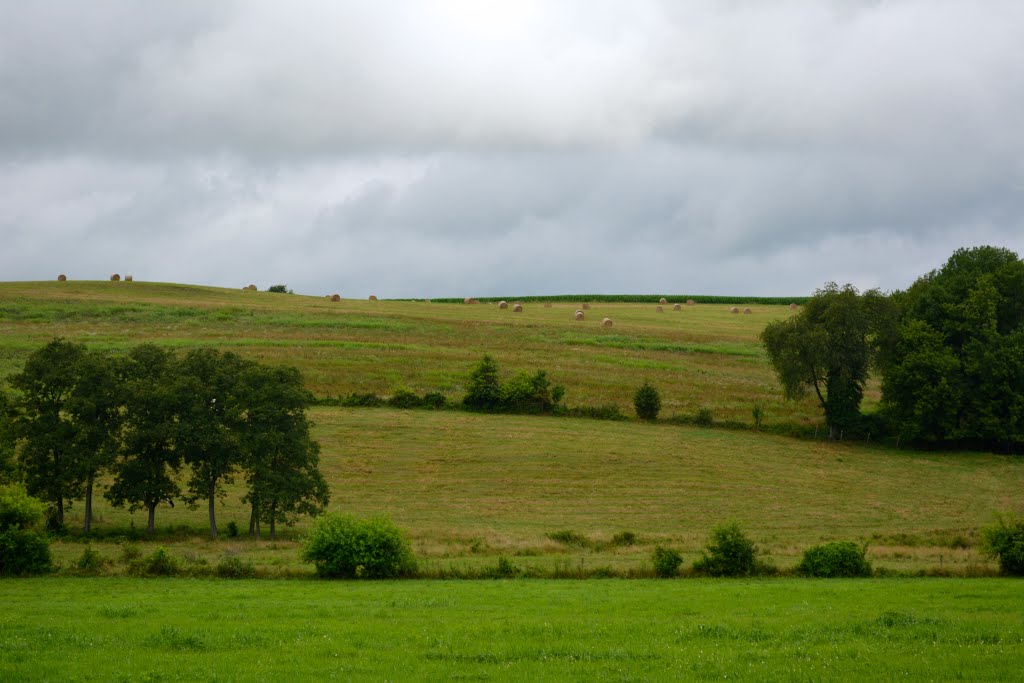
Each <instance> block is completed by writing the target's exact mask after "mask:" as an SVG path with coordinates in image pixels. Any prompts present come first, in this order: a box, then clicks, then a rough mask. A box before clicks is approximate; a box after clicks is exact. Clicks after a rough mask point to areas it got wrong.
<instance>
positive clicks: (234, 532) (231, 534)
mask: <svg viewBox="0 0 1024 683" xmlns="http://www.w3.org/2000/svg"><path fill="white" fill-rule="evenodd" d="M225 531H226V532H227V535H228V538H238V523H237V522H235V520H231V521H230V522H228V523H227V527H226V529H225Z"/></svg>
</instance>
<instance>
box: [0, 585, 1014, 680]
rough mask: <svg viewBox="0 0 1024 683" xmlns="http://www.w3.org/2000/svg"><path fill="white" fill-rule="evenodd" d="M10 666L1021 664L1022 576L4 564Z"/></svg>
mask: <svg viewBox="0 0 1024 683" xmlns="http://www.w3.org/2000/svg"><path fill="white" fill-rule="evenodd" d="M0 604H3V606H4V609H3V610H2V611H0V679H3V680H66V681H71V680H106V681H119V680H123V681H173V680H214V679H216V680H327V679H342V680H452V679H462V680H580V681H594V680H615V681H631V680H664V681H670V680H722V679H729V680H736V679H739V680H756V681H793V680H800V681H806V680H815V681H817V680H825V681H827V680H834V681H851V680H857V681H865V680H894V679H900V680H971V681H1007V680H1018V679H1019V678H1020V675H1021V671H1022V670H1024V616H1022V612H1021V609H1020V606H1021V605H1022V604H1024V583H1022V582H1020V581H1012V580H991V579H976V580H950V579H940V580H859V581H857V580H852V581H838V580H833V581H800V580H762V581H731V580H719V581H617V580H595V581H571V582H564V581H563V582H559V581H494V582H486V581H464V582H397V583H393V582H385V583H355V582H305V581H303V582H295V581H291V582H289V581H259V582H252V581H247V582H231V581H196V580H183V579H172V580H157V579H153V580H126V579H94V580H82V579H78V580H74V579H71V580H68V579H32V580H14V581H12V580H5V581H0Z"/></svg>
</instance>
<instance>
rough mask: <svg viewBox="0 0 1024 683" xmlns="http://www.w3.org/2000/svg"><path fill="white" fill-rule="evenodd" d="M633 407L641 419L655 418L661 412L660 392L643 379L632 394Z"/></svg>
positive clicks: (652, 419) (649, 419)
mask: <svg viewBox="0 0 1024 683" xmlns="http://www.w3.org/2000/svg"><path fill="white" fill-rule="evenodd" d="M633 408H634V409H636V416H637V417H639V418H640V419H641V420H648V421H654V420H657V419H658V413H660V412H661V394H659V393H658V390H657V389H655V388H654V387H652V386H651V385H650V384H648V383H647V382H646V381H645V382H644V383H643V384H641V385H640V388H639V389H637V390H636V393H635V394H633Z"/></svg>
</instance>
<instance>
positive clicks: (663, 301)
mask: <svg viewBox="0 0 1024 683" xmlns="http://www.w3.org/2000/svg"><path fill="white" fill-rule="evenodd" d="M658 303H659V304H661V305H662V306H664V305H665V304H667V303H668V299H666V298H665V297H661V298H660V299H658Z"/></svg>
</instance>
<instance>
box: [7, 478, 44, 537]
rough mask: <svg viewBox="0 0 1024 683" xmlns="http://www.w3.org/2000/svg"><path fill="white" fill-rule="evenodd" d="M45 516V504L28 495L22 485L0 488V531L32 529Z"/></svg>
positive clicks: (41, 521) (37, 525) (39, 523)
mask: <svg viewBox="0 0 1024 683" xmlns="http://www.w3.org/2000/svg"><path fill="white" fill-rule="evenodd" d="M45 516H46V503H44V502H43V501H41V500H39V499H37V498H33V497H32V496H30V495H28V491H26V490H25V486H24V484H8V485H6V486H0V530H3V529H34V528H37V527H39V526H40V525H41V524H42V523H43V520H44V519H45Z"/></svg>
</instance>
